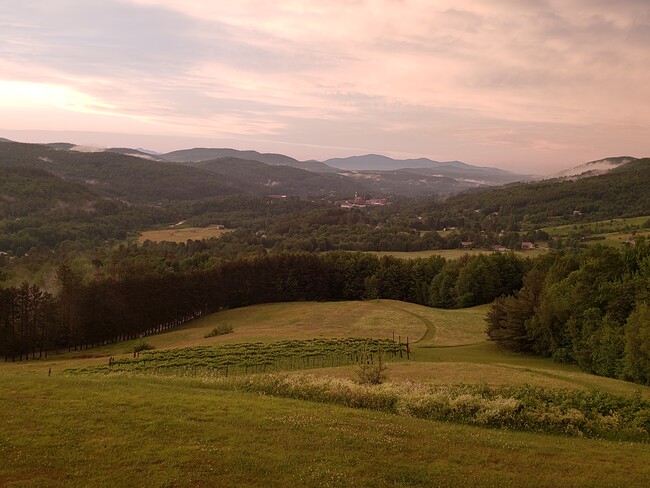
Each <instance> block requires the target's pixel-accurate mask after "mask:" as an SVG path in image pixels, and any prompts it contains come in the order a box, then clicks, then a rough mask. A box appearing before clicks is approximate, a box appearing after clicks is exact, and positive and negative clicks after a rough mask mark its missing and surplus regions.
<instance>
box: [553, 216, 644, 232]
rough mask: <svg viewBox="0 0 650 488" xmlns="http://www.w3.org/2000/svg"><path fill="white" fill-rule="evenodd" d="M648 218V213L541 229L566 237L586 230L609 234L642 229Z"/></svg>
mask: <svg viewBox="0 0 650 488" xmlns="http://www.w3.org/2000/svg"><path fill="white" fill-rule="evenodd" d="M649 220H650V215H644V216H641V217H633V218H628V219H610V220H602V221H599V222H588V223H584V224H569V225H557V226H553V227H546V228H544V229H542V230H543V231H545V232H547V233H548V234H549V235H551V236H558V237H566V236H568V235H569V234H571V233H572V232H576V231H578V232H580V231H582V232H584V231H588V232H589V233H591V234H609V233H620V232H623V231H625V232H628V231H630V230H638V229H642V228H643V226H644V224H645V223H646V222H647V221H649Z"/></svg>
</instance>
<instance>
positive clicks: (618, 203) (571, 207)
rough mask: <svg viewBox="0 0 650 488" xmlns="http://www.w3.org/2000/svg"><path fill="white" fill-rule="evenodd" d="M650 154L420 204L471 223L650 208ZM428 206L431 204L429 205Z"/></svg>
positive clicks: (442, 217) (569, 218)
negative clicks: (580, 175) (584, 173)
mask: <svg viewBox="0 0 650 488" xmlns="http://www.w3.org/2000/svg"><path fill="white" fill-rule="evenodd" d="M648 188H650V159H639V160H636V161H632V162H630V163H628V164H626V165H624V166H621V167H619V168H617V169H614V170H612V171H610V172H609V173H606V174H604V175H599V176H594V177H591V178H584V179H580V180H577V181H566V180H546V181H541V182H534V183H514V184H511V185H507V186H504V187H501V188H494V189H484V190H473V191H468V192H466V193H463V194H459V195H455V196H452V197H450V198H448V199H446V200H445V201H444V203H438V204H435V203H430V204H428V205H427V204H424V205H421V207H420V210H421V211H422V213H423V214H424V215H426V216H427V218H429V219H433V220H436V221H447V222H454V224H449V225H457V226H463V225H468V224H469V225H473V224H472V223H474V222H475V223H481V222H483V221H485V220H489V219H491V218H493V217H495V216H498V217H499V218H501V219H510V221H511V222H512V225H515V226H520V227H522V228H528V229H530V228H539V227H542V226H544V225H545V224H548V223H549V222H557V221H560V222H563V223H570V222H576V221H577V222H579V221H597V220H604V219H609V218H617V217H624V216H637V215H647V214H648V213H649V212H650V191H648ZM427 207H429V208H427Z"/></svg>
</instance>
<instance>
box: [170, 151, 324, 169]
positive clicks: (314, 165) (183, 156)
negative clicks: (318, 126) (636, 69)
mask: <svg viewBox="0 0 650 488" xmlns="http://www.w3.org/2000/svg"><path fill="white" fill-rule="evenodd" d="M160 157H161V158H163V159H165V160H167V161H173V162H178V163H187V162H197V161H209V160H214V159H222V158H237V159H243V160H248V161H259V162H261V163H266V164H269V165H272V166H291V167H293V168H300V169H304V170H307V171H313V172H317V173H336V169H335V168H331V167H330V166H327V165H326V164H324V163H321V162H319V161H298V160H297V159H294V158H292V157H289V156H285V155H284V154H272V153H259V152H257V151H239V150H237V149H229V148H194V149H183V150H180V151H172V152H170V153H167V154H162V155H161V156H160Z"/></svg>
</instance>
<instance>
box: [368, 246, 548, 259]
mask: <svg viewBox="0 0 650 488" xmlns="http://www.w3.org/2000/svg"><path fill="white" fill-rule="evenodd" d="M547 251H548V249H547V248H537V249H531V250H529V251H520V250H517V251H513V252H514V253H515V254H517V255H518V256H522V257H531V258H534V257H537V256H539V255H540V254H543V253H545V252H547ZM493 252H495V251H489V250H486V249H440V250H433V251H413V252H401V251H369V253H370V254H375V255H376V256H379V257H382V256H395V257H396V258H402V259H416V258H429V257H431V256H442V257H443V258H445V259H458V258H460V257H462V256H465V255H466V254H469V255H470V256H474V255H477V254H492V253H493Z"/></svg>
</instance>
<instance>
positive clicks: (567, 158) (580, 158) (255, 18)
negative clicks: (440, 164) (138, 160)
mask: <svg viewBox="0 0 650 488" xmlns="http://www.w3.org/2000/svg"><path fill="white" fill-rule="evenodd" d="M0 12H1V13H0V137H7V138H9V139H14V140H19V141H25V142H53V141H62V140H64V141H66V142H74V143H79V144H88V145H98V146H129V147H146V148H149V149H153V150H157V151H161V152H165V151H169V150H173V149H180V148H187V147H194V146H212V147H234V148H237V149H255V150H258V151H263V152H281V153H284V154H287V155H290V156H293V157H295V158H298V159H320V160H323V159H327V158H330V157H339V156H350V155H358V154H366V153H381V154H385V155H388V156H392V157H398V158H410V157H429V158H432V159H436V160H439V161H446V160H455V159H456V160H461V161H464V162H467V163H470V164H476V165H481V166H496V167H501V168H505V169H509V170H513V171H518V172H531V173H538V174H548V173H551V172H553V171H557V170H560V169H563V168H567V167H570V166H575V165H577V164H581V163H583V162H586V161H589V160H594V159H600V158H604V157H607V156H620V155H630V156H637V157H642V156H650V1H648V0H617V1H613V0H520V1H519V0H439V1H438V0H426V1H425V0H377V1H370V0H368V1H363V0H328V1H324V0H319V1H312V0H274V1H261V0H213V1H208V0H182V1H181V0H121V1H116V0H20V1H17V0H13V1H12V0H0Z"/></svg>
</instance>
